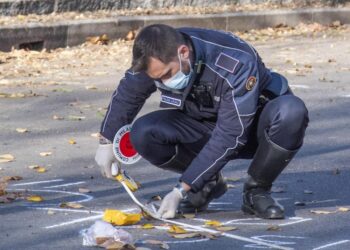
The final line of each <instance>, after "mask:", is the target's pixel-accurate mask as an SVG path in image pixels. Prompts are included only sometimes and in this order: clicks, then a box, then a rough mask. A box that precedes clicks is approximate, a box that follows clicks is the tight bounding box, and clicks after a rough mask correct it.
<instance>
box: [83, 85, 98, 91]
mask: <svg viewBox="0 0 350 250" xmlns="http://www.w3.org/2000/svg"><path fill="white" fill-rule="evenodd" d="M85 88H86V89H87V90H96V89H97V87H96V86H94V85H89V86H86V87H85Z"/></svg>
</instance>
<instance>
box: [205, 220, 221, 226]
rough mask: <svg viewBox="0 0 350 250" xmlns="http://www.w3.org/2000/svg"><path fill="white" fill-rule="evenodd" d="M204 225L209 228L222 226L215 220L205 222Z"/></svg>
mask: <svg viewBox="0 0 350 250" xmlns="http://www.w3.org/2000/svg"><path fill="white" fill-rule="evenodd" d="M205 225H206V226H210V227H221V226H222V224H221V222H220V221H217V220H210V221H207V222H205Z"/></svg>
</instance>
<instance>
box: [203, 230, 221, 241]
mask: <svg viewBox="0 0 350 250" xmlns="http://www.w3.org/2000/svg"><path fill="white" fill-rule="evenodd" d="M200 234H201V235H202V236H203V237H205V238H208V239H211V240H215V239H217V237H218V236H219V235H216V234H212V233H207V232H201V233H200Z"/></svg>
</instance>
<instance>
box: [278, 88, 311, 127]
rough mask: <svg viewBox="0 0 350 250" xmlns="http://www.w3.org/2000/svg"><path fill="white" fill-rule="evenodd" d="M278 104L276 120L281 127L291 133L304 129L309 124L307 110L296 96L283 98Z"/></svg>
mask: <svg viewBox="0 0 350 250" xmlns="http://www.w3.org/2000/svg"><path fill="white" fill-rule="evenodd" d="M283 97H284V98H283V100H282V101H281V103H280V112H279V114H278V119H279V120H280V122H281V123H282V126H283V125H284V126H286V127H288V128H289V130H290V131H292V132H297V131H299V130H301V129H305V128H306V127H307V125H308V122H309V117H308V110H307V108H306V106H305V104H304V102H303V101H302V100H301V99H300V98H299V97H297V96H293V95H287V96H283Z"/></svg>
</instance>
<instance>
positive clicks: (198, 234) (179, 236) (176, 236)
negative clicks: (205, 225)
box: [171, 233, 202, 239]
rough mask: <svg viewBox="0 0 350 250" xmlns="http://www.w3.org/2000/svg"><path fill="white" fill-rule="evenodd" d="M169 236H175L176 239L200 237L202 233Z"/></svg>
mask: <svg viewBox="0 0 350 250" xmlns="http://www.w3.org/2000/svg"><path fill="white" fill-rule="evenodd" d="M171 236H172V237H174V238H176V239H187V238H196V237H202V235H201V234H200V233H184V234H172V235H171Z"/></svg>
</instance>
